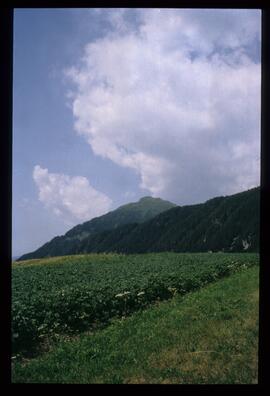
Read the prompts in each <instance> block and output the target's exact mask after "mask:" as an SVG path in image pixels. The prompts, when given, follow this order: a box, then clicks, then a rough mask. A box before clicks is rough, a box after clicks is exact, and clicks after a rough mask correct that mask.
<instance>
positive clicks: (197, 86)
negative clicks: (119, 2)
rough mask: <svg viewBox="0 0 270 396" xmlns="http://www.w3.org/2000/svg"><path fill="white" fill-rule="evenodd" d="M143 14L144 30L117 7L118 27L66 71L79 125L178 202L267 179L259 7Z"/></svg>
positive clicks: (149, 185)
mask: <svg viewBox="0 0 270 396" xmlns="http://www.w3.org/2000/svg"><path fill="white" fill-rule="evenodd" d="M135 12H136V17H137V19H138V18H140V24H139V25H138V26H137V27H136V29H135V28H134V27H132V24H131V23H130V22H128V20H127V19H128V18H127V11H123V10H116V11H112V12H111V13H110V14H109V22H110V24H111V26H112V30H111V31H110V32H108V33H107V35H105V36H104V37H102V38H100V39H98V40H96V41H95V42H91V43H89V44H88V45H87V46H86V48H85V51H84V54H83V56H82V59H81V63H80V66H79V67H78V66H77V67H73V68H71V69H70V70H69V71H67V72H66V75H67V76H68V77H69V78H70V79H71V80H72V82H73V83H74V89H73V95H72V97H71V98H72V99H71V100H72V108H73V114H74V117H75V129H76V131H77V132H78V133H79V134H82V135H83V136H85V138H86V140H87V142H88V143H89V144H90V145H91V147H92V150H93V152H94V153H95V154H96V155H99V156H102V157H104V158H107V159H110V160H112V161H113V162H115V163H116V164H118V165H120V166H122V167H128V168H131V169H133V170H134V171H135V172H137V173H138V175H139V176H140V179H141V183H140V186H141V188H144V189H148V190H149V191H150V193H151V194H152V195H155V196H161V197H164V198H167V199H171V200H173V201H174V202H179V203H192V202H196V201H200V200H203V199H206V198H208V197H211V196H214V195H217V194H229V193H234V192H237V191H240V190H241V189H245V188H249V187H252V186H255V185H258V184H259V164H258V161H257V158H258V156H259V151H260V142H259V137H260V64H259V63H258V62H257V61H256V60H255V59H253V58H252V56H251V55H250V53H251V52H252V48H253V47H254V45H255V44H254V43H255V42H256V40H258V38H259V35H260V24H259V23H260V19H259V12H257V11H254V10H251V11H250V10H234V11H233V10H219V11H218V10H215V11H211V10H203V11H202V10H194V11H192V10H178V11H176V10H140V11H134V15H135ZM129 18H130V15H129Z"/></svg>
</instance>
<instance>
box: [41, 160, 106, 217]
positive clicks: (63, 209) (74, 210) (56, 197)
mask: <svg viewBox="0 0 270 396" xmlns="http://www.w3.org/2000/svg"><path fill="white" fill-rule="evenodd" d="M33 179H34V181H35V183H36V185H37V187H38V190H39V200H40V201H41V202H42V203H43V204H44V205H45V206H46V207H47V208H48V209H51V210H52V211H53V212H54V214H56V215H57V216H61V217H62V218H63V219H64V220H65V221H66V222H68V223H69V224H75V223H77V222H78V221H86V220H90V219H91V218H93V217H97V216H101V215H102V214H104V213H106V212H108V210H109V209H110V207H111V203H112V201H111V199H110V198H109V197H107V196H106V195H105V194H103V193H101V192H100V191H97V190H95V189H94V188H93V187H92V186H91V185H90V184H89V182H88V180H87V179H86V178H85V177H83V176H75V177H70V176H67V175H63V174H58V173H49V172H48V169H45V168H41V167H40V166H39V165H36V166H35V167H34V171H33Z"/></svg>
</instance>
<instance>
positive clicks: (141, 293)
mask: <svg viewBox="0 0 270 396" xmlns="http://www.w3.org/2000/svg"><path fill="white" fill-rule="evenodd" d="M143 294H145V292H143V291H142V292H140V293H138V294H137V296H142V295H143Z"/></svg>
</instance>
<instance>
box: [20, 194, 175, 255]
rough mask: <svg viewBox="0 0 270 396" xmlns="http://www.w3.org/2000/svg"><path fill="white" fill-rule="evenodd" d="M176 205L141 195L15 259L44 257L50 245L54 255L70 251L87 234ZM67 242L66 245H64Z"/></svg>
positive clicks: (111, 227) (139, 220) (155, 213)
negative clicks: (135, 199) (137, 198)
mask: <svg viewBox="0 0 270 396" xmlns="http://www.w3.org/2000/svg"><path fill="white" fill-rule="evenodd" d="M176 206H177V205H176V204H174V203H172V202H169V201H166V200H163V199H161V198H153V197H150V196H145V197H142V198H140V199H139V201H137V202H130V203H128V204H124V205H121V206H119V207H118V208H117V209H115V210H112V211H110V212H108V213H106V214H104V215H102V216H99V217H94V218H92V219H91V220H88V221H86V222H84V223H81V224H78V225H76V226H74V227H73V228H71V229H70V230H68V231H67V232H66V233H65V234H64V235H61V236H56V237H54V238H52V239H51V240H50V241H48V242H46V243H45V244H44V245H42V246H41V247H40V248H38V249H36V250H35V251H34V252H30V253H26V254H24V255H22V256H21V257H19V259H18V260H17V261H20V260H26V259H28V258H40V257H46V255H47V253H48V251H49V250H50V248H51V247H52V249H53V251H54V254H55V255H62V254H61V252H64V253H65V254H69V253H72V251H74V249H75V246H76V245H77V244H78V241H81V240H84V239H85V238H87V237H88V236H89V235H92V234H96V233H100V232H104V231H107V230H113V229H116V228H118V227H119V226H123V225H125V224H128V223H136V224H137V223H142V222H144V221H147V220H149V219H150V218H152V217H154V216H156V215H157V214H159V213H161V212H163V211H166V210H168V209H170V208H173V207H176ZM67 243H68V245H67V246H65V245H66V244H67Z"/></svg>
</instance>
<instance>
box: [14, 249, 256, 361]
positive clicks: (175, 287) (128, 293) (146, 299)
mask: <svg viewBox="0 0 270 396" xmlns="http://www.w3.org/2000/svg"><path fill="white" fill-rule="evenodd" d="M256 264H258V254H253V253H246V254H241V253H238V254H237V253H235V254H225V253H219V254H210V253H208V254H207V253H202V254H177V253H159V254H145V255H128V256H125V255H117V254H107V255H106V254H98V255H97V254H92V255H85V256H84V255H81V256H68V257H61V258H53V259H43V260H30V261H26V262H20V263H16V264H14V265H13V274H12V335H13V352H14V353H18V352H22V353H25V352H28V353H29V351H30V350H31V349H33V348H35V347H36V346H37V345H38V344H40V343H41V342H43V343H44V342H45V341H46V339H47V338H48V337H49V338H53V337H56V336H57V335H59V334H76V333H78V332H81V331H84V330H88V329H89V328H95V327H97V326H100V325H101V324H106V323H108V322H109V321H110V320H111V319H112V318H114V317H117V316H118V317H121V316H126V315H128V314H130V313H131V312H134V311H137V310H139V309H142V308H145V307H146V306H148V305H149V304H151V303H153V302H155V301H159V300H164V299H168V298H170V297H172V296H174V295H175V294H176V293H179V294H180V295H184V294H186V293H188V292H190V291H193V290H195V289H198V288H199V287H201V286H204V285H206V284H207V283H209V282H212V281H215V280H217V279H219V278H221V277H224V276H226V275H229V274H232V273H234V272H236V271H239V270H240V269H242V268H248V267H250V266H253V265H256Z"/></svg>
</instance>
